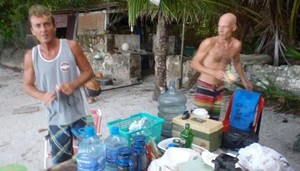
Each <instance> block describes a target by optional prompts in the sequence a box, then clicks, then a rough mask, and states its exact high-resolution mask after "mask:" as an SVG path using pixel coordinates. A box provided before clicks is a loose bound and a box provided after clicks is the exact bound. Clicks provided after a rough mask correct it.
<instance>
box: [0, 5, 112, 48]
mask: <svg viewBox="0 0 300 171" xmlns="http://www.w3.org/2000/svg"><path fill="white" fill-rule="evenodd" d="M101 2H108V1H105V0H102V1H99V0H52V1H49V0H0V11H1V15H0V48H3V47H7V46H15V47H17V48H22V47H23V45H24V41H25V37H26V34H27V31H28V28H27V13H28V9H29V7H30V6H31V5H33V4H41V5H45V6H47V7H49V8H50V9H51V10H59V9H72V8H79V7H88V6H92V5H95V4H98V3H101Z"/></svg>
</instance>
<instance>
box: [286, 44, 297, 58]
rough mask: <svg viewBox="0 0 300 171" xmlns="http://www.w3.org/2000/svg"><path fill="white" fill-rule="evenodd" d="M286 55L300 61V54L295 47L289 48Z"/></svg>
mask: <svg viewBox="0 0 300 171" xmlns="http://www.w3.org/2000/svg"><path fill="white" fill-rule="evenodd" d="M284 55H285V56H287V57H290V58H294V59H300V52H299V51H298V50H297V49H296V48H294V47H289V48H287V50H286V51H285V53H284Z"/></svg>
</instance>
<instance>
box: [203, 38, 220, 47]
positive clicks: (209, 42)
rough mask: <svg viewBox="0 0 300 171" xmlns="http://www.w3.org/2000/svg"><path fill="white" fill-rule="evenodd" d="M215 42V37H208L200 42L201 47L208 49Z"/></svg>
mask: <svg viewBox="0 0 300 171" xmlns="http://www.w3.org/2000/svg"><path fill="white" fill-rule="evenodd" d="M215 42H216V37H208V38H205V39H204V40H203V41H202V43H201V45H202V46H204V47H210V46H212V45H214V44H215Z"/></svg>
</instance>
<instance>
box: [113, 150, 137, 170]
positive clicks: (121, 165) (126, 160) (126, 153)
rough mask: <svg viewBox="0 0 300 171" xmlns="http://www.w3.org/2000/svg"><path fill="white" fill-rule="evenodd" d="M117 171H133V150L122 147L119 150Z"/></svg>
mask: <svg viewBox="0 0 300 171" xmlns="http://www.w3.org/2000/svg"><path fill="white" fill-rule="evenodd" d="M117 165H118V168H117V171H133V170H134V168H133V163H132V160H131V148H130V147H121V148H119V150H118V158H117Z"/></svg>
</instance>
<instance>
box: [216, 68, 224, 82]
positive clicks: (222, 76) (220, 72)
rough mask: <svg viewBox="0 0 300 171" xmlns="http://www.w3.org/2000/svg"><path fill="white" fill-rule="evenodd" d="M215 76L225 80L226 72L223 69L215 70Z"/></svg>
mask: <svg viewBox="0 0 300 171" xmlns="http://www.w3.org/2000/svg"><path fill="white" fill-rule="evenodd" d="M213 76H214V77H216V78H217V79H219V80H224V79H225V72H224V71H222V70H217V71H215V73H214V75H213Z"/></svg>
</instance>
